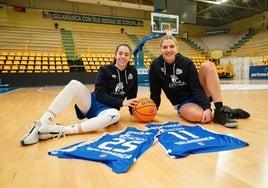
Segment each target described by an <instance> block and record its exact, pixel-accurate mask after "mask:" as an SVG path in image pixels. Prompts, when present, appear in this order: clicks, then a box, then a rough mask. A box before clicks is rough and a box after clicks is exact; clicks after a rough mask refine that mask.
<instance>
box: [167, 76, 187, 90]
mask: <svg viewBox="0 0 268 188" xmlns="http://www.w3.org/2000/svg"><path fill="white" fill-rule="evenodd" d="M170 78H171V83H169V87H170V88H175V87H177V86H184V85H186V83H185V82H183V81H181V80H180V79H179V78H178V76H176V75H174V74H173V75H170Z"/></svg>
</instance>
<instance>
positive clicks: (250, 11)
mask: <svg viewBox="0 0 268 188" xmlns="http://www.w3.org/2000/svg"><path fill="white" fill-rule="evenodd" d="M67 1H73V2H83V3H92V4H99V5H105V6H116V7H124V8H134V9H140V10H145V11H154V0H67ZM163 1H169V0H163ZM170 1H173V0H170ZM178 1H180V0H174V3H176V2H178ZM189 1H192V2H193V1H194V2H196V24H198V25H203V26H221V25H224V24H228V23H232V22H234V21H236V20H240V19H243V18H246V17H250V16H253V15H255V14H258V13H261V12H264V11H267V7H268V0H226V2H222V1H224V0H189ZM167 13H168V10H167ZM266 14H267V13H266Z"/></svg>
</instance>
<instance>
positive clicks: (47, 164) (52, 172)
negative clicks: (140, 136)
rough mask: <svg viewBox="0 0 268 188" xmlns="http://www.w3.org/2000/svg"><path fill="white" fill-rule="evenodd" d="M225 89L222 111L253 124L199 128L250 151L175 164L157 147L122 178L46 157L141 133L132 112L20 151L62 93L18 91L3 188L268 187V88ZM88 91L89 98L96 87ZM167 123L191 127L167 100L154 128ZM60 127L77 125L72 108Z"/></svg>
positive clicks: (2, 99)
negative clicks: (131, 131) (243, 114)
mask: <svg viewBox="0 0 268 188" xmlns="http://www.w3.org/2000/svg"><path fill="white" fill-rule="evenodd" d="M221 82H222V83H223V84H222V88H223V90H222V94H223V99H224V103H225V104H227V105H229V106H231V107H241V108H243V109H246V110H247V111H249V112H250V113H251V117H250V118H249V119H239V120H238V121H239V123H240V125H239V127H238V128H234V129H229V128H225V127H223V126H221V125H218V124H214V123H213V122H212V123H209V124H204V125H202V126H203V127H205V128H207V129H209V130H212V131H216V132H218V133H222V134H227V135H231V136H234V137H237V138H239V139H242V140H244V141H246V142H248V143H249V146H248V147H245V148H241V149H237V150H231V151H222V152H215V153H207V154H191V155H189V156H187V157H185V158H180V159H172V158H169V157H168V156H167V155H166V154H165V153H164V152H163V150H162V148H161V147H160V146H159V145H158V144H157V143H155V144H154V145H153V146H152V148H151V149H149V150H148V151H147V152H146V153H145V154H144V155H142V156H141V157H140V158H139V159H138V160H137V161H136V163H134V164H133V165H132V166H131V168H130V169H129V171H128V172H126V173H123V174H116V173H114V172H113V171H112V170H111V169H110V168H109V167H107V166H106V165H104V164H101V163H98V162H91V161H84V160H71V159H58V158H57V157H52V156H49V155H48V150H50V149H59V148H62V147H65V146H68V145H71V144H74V143H76V142H79V141H84V140H88V139H91V138H95V137H96V136H100V135H102V134H103V133H104V132H112V131H117V130H122V129H124V128H125V127H127V126H136V127H138V128H141V129H143V128H144V127H145V125H146V124H144V123H138V122H136V121H135V120H134V118H133V117H132V116H130V115H129V114H128V110H127V108H123V109H122V110H121V120H120V122H119V123H118V124H116V125H112V126H110V127H108V128H106V129H103V130H98V131H96V132H92V133H87V134H81V135H67V136H66V137H62V138H59V139H57V140H53V139H50V140H46V141H42V142H39V143H37V144H34V145H31V146H21V145H20V138H21V137H22V136H23V135H24V134H25V133H26V132H27V129H26V127H27V126H28V127H29V126H30V125H31V124H32V122H33V121H34V120H36V119H39V118H40V116H41V115H42V113H43V112H44V110H45V109H46V108H47V107H48V105H49V104H50V102H51V101H52V99H53V98H54V97H55V96H56V94H57V93H58V92H59V91H60V90H61V89H62V86H58V87H41V88H20V89H17V90H13V91H11V92H8V93H5V94H1V95H0V108H1V113H0V122H1V123H0V128H1V129H0V130H1V131H0V138H1V141H0V146H1V154H0V169H1V171H0V187H1V188H11V187H12V188H13V187H16V188H17V187H35V188H36V187H72V188H80V187H82V188H83V187H87V188H91V187H94V188H96V187H101V188H103V187H105V188H110V187H113V188H114V187H116V188H121V187H128V188H144V187H146V188H147V187H154V188H163V187H165V188H177V187H180V188H181V187H191V188H194V187H198V188H200V187H217V188H220V187H224V188H226V187H229V188H231V187H235V188H240V187H241V188H248V187H255V188H265V187H268V123H267V119H268V116H267V113H268V105H267V104H268V88H267V86H268V80H262V81H225V80H222V81H221ZM235 84H236V85H235ZM88 88H89V89H90V90H92V89H93V86H88ZM138 96H139V97H142V96H149V88H147V87H139V93H138ZM166 121H179V122H181V123H184V124H186V125H193V124H191V123H189V122H186V121H185V120H183V119H182V118H181V117H179V116H178V115H177V114H176V112H175V111H174V110H173V108H172V106H171V105H170V103H169V102H168V101H167V99H166V98H165V96H163V100H162V104H161V107H160V109H159V111H158V114H157V116H156V117H155V119H154V122H155V123H163V122H166ZM55 122H59V123H62V124H70V123H74V122H77V119H76V117H75V113H74V110H73V106H72V105H70V107H68V108H67V109H66V110H65V111H64V112H63V113H61V114H60V115H58V117H57V119H56V120H55ZM55 122H54V123H55Z"/></svg>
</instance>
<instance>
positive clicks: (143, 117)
mask: <svg viewBox="0 0 268 188" xmlns="http://www.w3.org/2000/svg"><path fill="white" fill-rule="evenodd" d="M132 112H133V116H134V117H135V119H137V120H138V121H139V122H142V123H148V122H151V121H152V120H153V119H154V116H155V115H156V112H157V107H156V104H155V103H154V101H153V100H151V99H150V98H140V99H139V102H138V103H137V105H136V106H135V107H134V108H133V109H132Z"/></svg>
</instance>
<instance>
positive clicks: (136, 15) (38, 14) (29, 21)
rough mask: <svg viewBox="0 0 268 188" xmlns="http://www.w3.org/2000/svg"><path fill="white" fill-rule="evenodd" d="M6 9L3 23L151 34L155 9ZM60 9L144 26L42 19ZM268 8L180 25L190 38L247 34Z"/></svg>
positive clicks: (52, 5) (29, 3) (54, 0)
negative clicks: (227, 20) (221, 32)
mask: <svg viewBox="0 0 268 188" xmlns="http://www.w3.org/2000/svg"><path fill="white" fill-rule="evenodd" d="M1 2H2V3H5V4H2V8H1V9H0V16H1V17H0V24H7V25H11V26H27V27H45V28H47V27H49V28H54V24H55V23H58V25H59V28H65V29H72V30H86V31H97V32H108V33H109V32H115V33H118V32H121V28H124V32H127V33H129V34H137V35H148V34H150V32H151V30H150V14H151V12H149V11H145V10H137V9H127V8H120V7H110V6H100V5H95V4H86V3H74V2H67V1H63V0H46V1H43V0H20V1H17V0H9V1H7V0H6V1H5V0H0V3H1ZM13 6H20V7H25V10H26V12H25V13H22V12H15V11H14V10H13ZM43 10H44V11H58V12H65V13H74V14H85V15H93V16H105V17H110V18H128V19H137V20H142V21H143V27H133V26H118V25H103V24H92V23H90V24H89V23H78V22H66V21H55V20H49V19H43V18H42V11H43ZM266 22H267V11H266V12H263V13H261V14H257V15H255V16H252V17H249V18H245V19H242V20H239V21H236V22H233V23H231V24H227V25H223V26H220V27H208V26H200V25H194V24H180V28H179V29H180V34H183V33H185V32H187V33H188V36H190V37H202V36H205V32H206V31H207V30H217V29H226V28H229V29H230V34H239V33H245V32H247V31H248V30H249V28H252V29H254V30H260V29H265V28H266V25H267V23H266Z"/></svg>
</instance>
